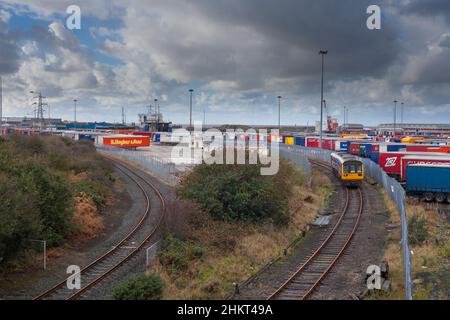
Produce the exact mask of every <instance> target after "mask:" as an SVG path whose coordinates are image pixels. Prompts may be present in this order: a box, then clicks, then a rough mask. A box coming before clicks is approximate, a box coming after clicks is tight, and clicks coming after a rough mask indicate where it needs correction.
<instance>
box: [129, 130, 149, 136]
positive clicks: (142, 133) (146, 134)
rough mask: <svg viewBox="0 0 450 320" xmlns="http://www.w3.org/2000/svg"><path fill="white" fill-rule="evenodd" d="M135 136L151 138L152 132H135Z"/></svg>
mask: <svg viewBox="0 0 450 320" xmlns="http://www.w3.org/2000/svg"><path fill="white" fill-rule="evenodd" d="M133 135H134V136H141V137H151V136H152V133H151V132H145V131H133Z"/></svg>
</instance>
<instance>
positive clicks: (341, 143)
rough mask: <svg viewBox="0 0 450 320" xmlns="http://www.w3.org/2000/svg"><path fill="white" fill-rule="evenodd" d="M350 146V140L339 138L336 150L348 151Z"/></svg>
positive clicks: (335, 144)
mask: <svg viewBox="0 0 450 320" xmlns="http://www.w3.org/2000/svg"><path fill="white" fill-rule="evenodd" d="M348 146H349V142H348V141H342V140H337V141H335V143H334V150H336V151H341V152H348Z"/></svg>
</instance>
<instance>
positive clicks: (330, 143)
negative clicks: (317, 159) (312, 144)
mask: <svg viewBox="0 0 450 320" xmlns="http://www.w3.org/2000/svg"><path fill="white" fill-rule="evenodd" d="M334 141H335V140H334V139H330V138H323V139H322V148H323V149H327V150H334Z"/></svg>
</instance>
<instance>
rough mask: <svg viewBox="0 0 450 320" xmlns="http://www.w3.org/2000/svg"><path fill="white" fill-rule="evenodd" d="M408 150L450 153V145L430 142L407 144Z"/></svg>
mask: <svg viewBox="0 0 450 320" xmlns="http://www.w3.org/2000/svg"><path fill="white" fill-rule="evenodd" d="M406 151H420V152H443V153H450V146H438V145H430V144H410V145H407V146H406Z"/></svg>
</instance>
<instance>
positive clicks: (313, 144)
mask: <svg viewBox="0 0 450 320" xmlns="http://www.w3.org/2000/svg"><path fill="white" fill-rule="evenodd" d="M319 143H320V138H318V137H306V142H305V144H306V146H307V147H308V148H319Z"/></svg>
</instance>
